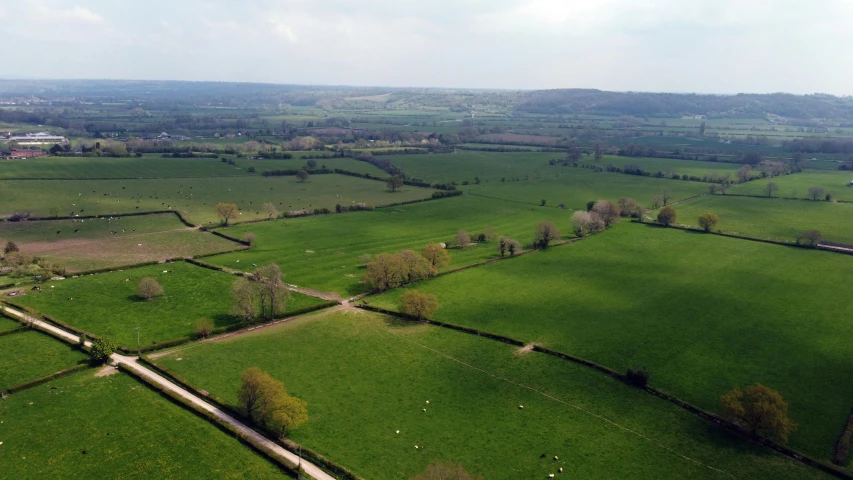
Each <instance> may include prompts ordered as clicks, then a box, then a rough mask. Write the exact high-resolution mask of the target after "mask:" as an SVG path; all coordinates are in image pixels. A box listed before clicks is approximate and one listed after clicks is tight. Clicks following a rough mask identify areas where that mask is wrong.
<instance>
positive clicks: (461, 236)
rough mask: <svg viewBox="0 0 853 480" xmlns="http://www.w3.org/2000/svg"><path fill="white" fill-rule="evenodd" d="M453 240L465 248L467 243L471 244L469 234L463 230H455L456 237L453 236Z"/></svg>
mask: <svg viewBox="0 0 853 480" xmlns="http://www.w3.org/2000/svg"><path fill="white" fill-rule="evenodd" d="M453 241H454V242H455V243H456V245H459V247H460V248H465V247H467V246H468V245H471V234H470V233H468V232H466V231H465V230H459V231H458V232H456V237H454V238H453Z"/></svg>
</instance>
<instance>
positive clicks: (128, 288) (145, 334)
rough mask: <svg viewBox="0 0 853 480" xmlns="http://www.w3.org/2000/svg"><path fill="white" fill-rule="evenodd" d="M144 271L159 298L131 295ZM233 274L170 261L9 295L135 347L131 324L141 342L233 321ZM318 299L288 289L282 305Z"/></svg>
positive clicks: (301, 304) (312, 302)
mask: <svg viewBox="0 0 853 480" xmlns="http://www.w3.org/2000/svg"><path fill="white" fill-rule="evenodd" d="M164 271H168V273H163V272H164ZM146 276H151V277H154V278H155V279H156V280H157V281H158V282H159V283H160V285H162V286H163V290H164V291H165V294H164V295H163V296H162V297H159V298H155V299H154V300H151V301H145V300H140V299H138V298H137V297H136V295H135V291H136V285H137V283H138V282H139V280H140V279H141V278H142V277H146ZM236 278H237V277H235V276H233V275H229V274H227V273H222V272H216V271H212V270H207V269H204V268H201V267H197V266H195V265H192V264H189V263H184V262H176V263H171V264H161V265H153V266H149V267H141V268H134V269H131V270H125V271H116V272H110V273H100V274H97V275H87V276H83V277H80V278H74V279H67V280H63V281H59V282H51V283H49V284H47V285H43V286H42V291H41V292H27V295H24V296H22V297H17V298H16V299H15V300H16V301H17V302H19V303H21V304H23V305H26V306H28V307H32V308H34V309H36V310H38V311H40V312H42V313H46V314H48V315H50V316H52V317H54V318H56V319H57V320H60V321H62V322H65V323H68V324H69V325H73V326H74V327H77V328H80V329H83V330H85V331H87V332H91V333H93V334H95V335H99V336H109V337H112V338H114V339H116V340H117V341H118V342H119V344H121V345H125V346H127V347H135V346H136V344H137V338H136V327H142V328H141V329H140V330H139V334H140V342H141V344H142V345H143V346H144V345H150V344H152V343H154V342H157V343H160V342H164V341H168V340H174V339H176V338H180V337H184V336H187V335H192V334H193V333H194V329H193V328H194V325H195V322H196V321H197V320H198V319H200V318H209V319H211V320H213V322H214V325H215V326H216V327H224V326H228V325H232V324H234V323H237V322H238V319H237V318H236V317H234V316H233V315H231V308H232V299H231V286H232V285H233V284H234V282H235V280H236ZM318 303H321V300H318V299H316V298H313V297H308V296H305V295H301V294H298V293H293V296H292V298H291V299H290V301H289V302H288V305H287V309H288V310H296V309H299V308H304V307H308V306H312V305H317V304H318Z"/></svg>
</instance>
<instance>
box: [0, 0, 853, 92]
mask: <svg viewBox="0 0 853 480" xmlns="http://www.w3.org/2000/svg"><path fill="white" fill-rule="evenodd" d="M5 14H6V18H9V16H10V15H11V14H12V12H11V11H6V13H5ZM2 15H3V8H2V7H0V16H2ZM15 16H16V17H21V18H25V19H26V20H27V22H6V27H5V28H6V33H7V35H11V36H12V38H16V39H20V40H21V42H22V44H26V45H29V46H32V47H35V48H33V49H32V51H33V53H32V54H31V55H32V59H33V61H32V62H28V63H27V65H23V66H15V67H14V70H12V66H11V64H8V63H7V64H0V75H2V74H7V72H4V71H3V69H8V73H12V72H21V71H22V69H23V70H24V71H26V72H28V74H30V75H33V76H40V77H49V76H55V75H57V73H56V71H55V70H54V69H52V68H51V66H52V64H53V63H52V61H51V60H52V59H54V58H55V53H54V52H56V51H68V52H71V53H70V55H72V56H74V53H73V52H75V51H85V52H86V53H85V55H78V56H77V57H76V58H75V61H74V62H69V63H68V64H66V65H65V66H64V68H63V69H62V75H63V76H70V77H77V78H79V77H88V78H91V77H99V76H100V77H110V78H157V79H184V80H223V81H235V80H236V81H258V82H277V83H315V84H357V85H389V86H438V87H483V88H492V87H494V88H567V87H593V88H604V89H616V90H653V91H682V92H683V91H696V92H724V93H731V92H738V91H760V92H766V91H793V92H798V93H808V92H815V91H823V92H830V93H842V94H848V93H853V87H851V86H849V82H847V81H846V79H847V78H850V76H851V75H853V51H849V49H848V48H846V46H847V45H850V44H851V43H853V30H851V29H849V28H848V27H847V23H848V19H849V18H853V1H851V0H813V1H812V2H808V3H806V2H801V1H798V0H750V1H746V2H745V1H742V0H692V1H688V2H685V1H684V0H595V1H589V0H584V1H580V0H432V1H430V2H423V1H414V0H323V1H316V0H243V1H242V2H240V3H239V4H235V3H234V2H232V1H230V0H180V1H175V0H168V1H167V0H146V2H117V1H115V0H24V2H22V3H21V7H20V12H18V11H15ZM28 22H29V23H34V22H37V23H38V24H39V27H40V28H37V29H34V28H31V25H30V24H28ZM69 43H71V44H73V45H74V48H73V49H69V48H68V44H69ZM80 49H83V50H80ZM39 55H43V57H39ZM270 59H275V61H273V62H270ZM223 65H263V68H223ZM828 68H829V69H831V71H832V74H831V75H829V74H818V73H816V72H826V71H827V69H828Z"/></svg>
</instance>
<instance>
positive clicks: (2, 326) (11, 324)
mask: <svg viewBox="0 0 853 480" xmlns="http://www.w3.org/2000/svg"><path fill="white" fill-rule="evenodd" d="M19 327H21V324H20V323H18V322H16V321H14V320H12V319H11V318H7V317H4V316H3V315H2V314H0V332H6V331H9V330H14V329H16V328H19Z"/></svg>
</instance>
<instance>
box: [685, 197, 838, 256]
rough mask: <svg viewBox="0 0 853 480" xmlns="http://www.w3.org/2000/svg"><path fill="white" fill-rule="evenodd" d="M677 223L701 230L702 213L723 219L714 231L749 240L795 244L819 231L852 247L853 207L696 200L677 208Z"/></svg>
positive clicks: (770, 200)
mask: <svg viewBox="0 0 853 480" xmlns="http://www.w3.org/2000/svg"><path fill="white" fill-rule="evenodd" d="M675 209H676V211H677V212H678V223H680V224H683V225H691V226H694V227H697V228H698V226H699V222H698V220H697V219H698V218H699V215H702V214H703V213H709V212H710V213H715V214H717V215H718V216H719V217H720V223H719V225H718V226H717V227H716V228H715V229H714V230H715V231H716V230H719V231H722V232H725V233H736V234H739V235H746V236H749V237H756V238H764V239H769V240H777V241H782V242H794V241H796V238H795V237H796V235H797V234H798V233H801V232H803V231H805V230H811V229H817V230H820V231H821V233H823V238H824V240H826V241H828V242H836V243H845V244H853V224H851V223H850V222H846V221H842V219H848V218H853V204H849V203H834V202H824V201H807V200H782V199H774V198H748V197H730V196H725V195H714V196H706V197H700V198H694V199H692V200H690V201H687V202H684V203H682V204H679V205H676V207H675Z"/></svg>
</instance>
